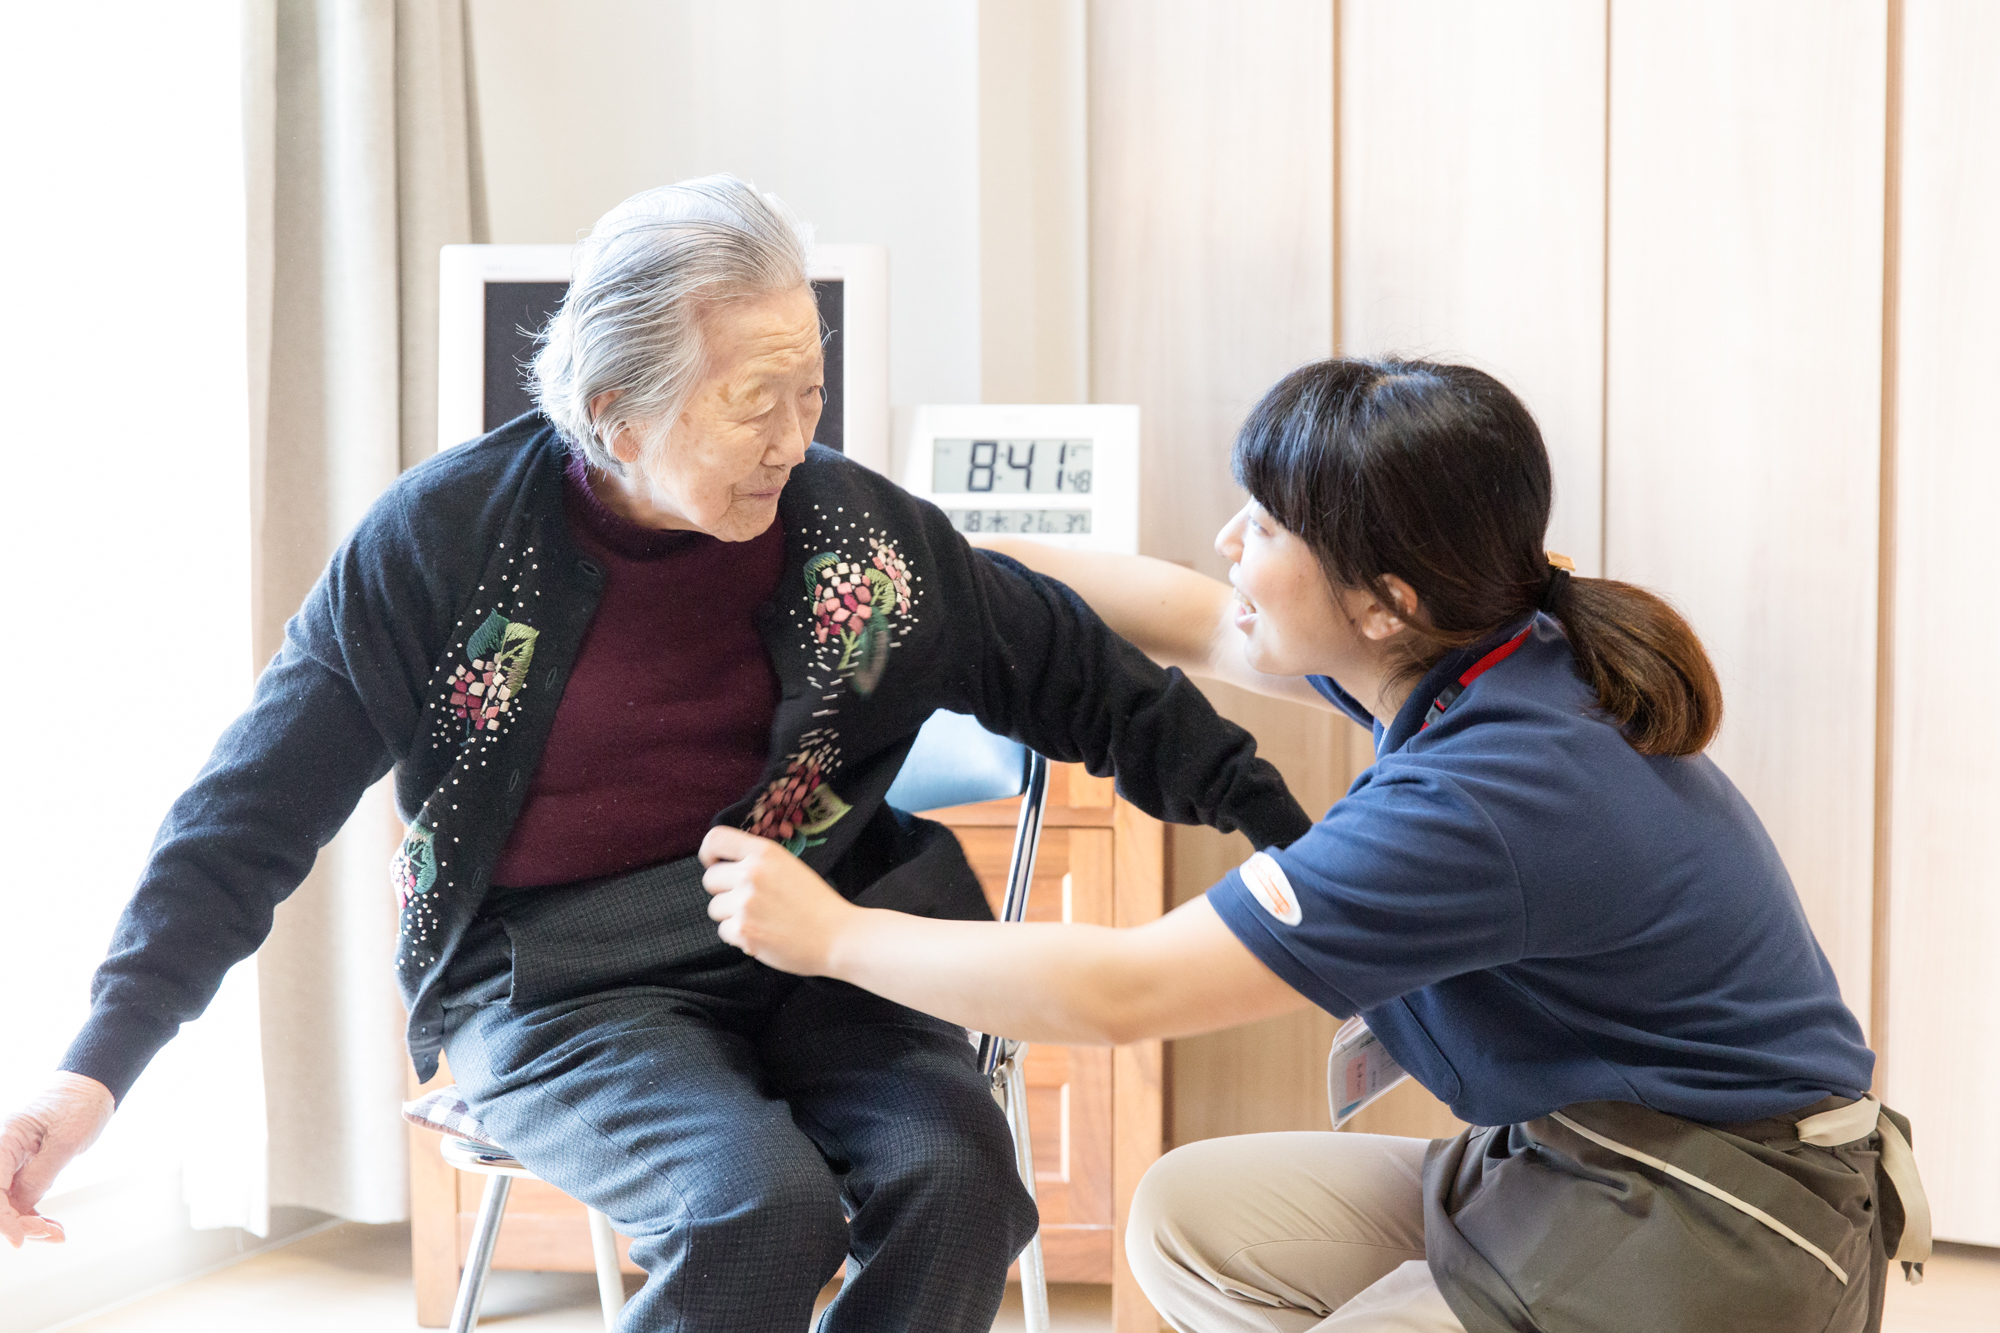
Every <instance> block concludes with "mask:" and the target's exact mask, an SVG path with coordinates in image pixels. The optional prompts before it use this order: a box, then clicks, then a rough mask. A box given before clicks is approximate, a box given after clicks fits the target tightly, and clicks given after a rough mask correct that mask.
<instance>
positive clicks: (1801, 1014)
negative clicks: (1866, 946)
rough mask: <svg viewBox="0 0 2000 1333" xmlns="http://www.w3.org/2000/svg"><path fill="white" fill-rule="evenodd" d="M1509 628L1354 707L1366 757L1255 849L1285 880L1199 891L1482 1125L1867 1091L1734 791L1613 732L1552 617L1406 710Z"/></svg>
mask: <svg viewBox="0 0 2000 1333" xmlns="http://www.w3.org/2000/svg"><path fill="white" fill-rule="evenodd" d="M1521 629H1522V625H1521V624H1520V623H1517V624H1516V625H1515V626H1513V627H1512V629H1510V630H1508V631H1506V632H1504V633H1503V634H1501V635H1498V636H1495V637H1494V638H1493V639H1490V640H1488V641H1487V642H1485V643H1483V644H1480V645H1476V646H1474V647H1472V648H1469V649H1466V650H1464V651H1463V652H1457V653H1453V654H1451V655H1449V656H1448V657H1447V658H1446V659H1445V660H1444V661H1442V662H1440V663H1438V664H1437V666H1435V667H1434V668H1432V670H1431V671H1430V672H1429V673H1428V674H1427V675H1426V676H1425V678H1424V680H1423V681H1422V683H1421V684H1419V685H1418V687H1417V689H1416V690H1415V691H1413V692H1412V693H1411V695H1410V697H1409V699H1408V700H1407V701H1406V702H1405V703H1404V705H1403V708H1402V711H1401V712H1400V713H1399V714H1398V715H1397V717H1396V720H1395V722H1394V724H1393V725H1391V726H1389V727H1388V728H1386V729H1385V728H1383V727H1382V726H1380V725H1379V724H1374V727H1375V738H1376V760H1375V763H1374V765H1373V766H1372V767H1370V768H1369V769H1368V770H1367V771H1366V772H1364V773H1362V774H1361V776H1360V777H1358V778H1356V779H1355V781H1354V785H1353V786H1352V787H1351V788H1349V790H1348V793H1347V795H1346V796H1345V797H1343V798H1342V799H1341V801H1340V802H1339V803H1338V804H1336V805H1335V806H1334V807H1333V808H1332V809H1331V810H1329V811H1328V812H1327V814H1326V817H1325V818H1324V819H1322V820H1320V821H1319V823H1318V824H1316V825H1315V826H1314V827H1313V829H1312V830H1311V831H1310V832H1309V833H1307V834H1306V835H1305V836H1304V837H1303V838H1301V839H1299V840H1298V841H1297V842H1295V843H1293V844H1292V845H1291V846H1289V847H1286V848H1283V849H1273V850H1272V851H1270V852H1269V853H1268V855H1269V856H1270V857H1271V858H1272V859H1273V860H1274V861H1275V862H1276V863H1277V865H1278V867H1279V869H1280V870H1281V871H1282V872H1283V881H1281V882H1280V883H1279V885H1278V889H1279V891H1278V892H1276V893H1273V892H1271V884H1272V878H1273V877H1271V876H1269V875H1262V876H1258V875H1255V874H1253V879H1260V880H1261V881H1262V887H1263V888H1264V893H1263V894H1261V895H1260V894H1259V893H1258V892H1257V891H1256V888H1255V887H1253V885H1251V884H1247V883H1246V882H1245V880H1244V876H1243V872H1242V871H1241V870H1232V871H1231V872H1230V873H1229V874H1228V875H1227V876H1226V877H1224V879H1223V880H1222V882H1221V883H1219V884H1217V885H1216V886H1215V887H1214V888H1212V889H1210V890H1209V894H1208V898H1209V901H1210V902H1211V903H1212V904H1214V906H1215V910H1216V911H1217V912H1218V913H1220V914H1221V916H1222V919H1223V920H1224V921H1225V922H1226V923H1228V925H1229V928H1230V930H1232V931H1233V932H1234V933H1235V934H1236V937H1237V938H1238V939H1240V940H1242V941H1243V943H1244V944H1245V945H1246V946H1247V947H1248V948H1249V949H1250V951H1251V952H1252V953H1254V954H1256V955H1257V957H1258V958H1259V959H1261V960H1262V961H1263V962H1264V963H1265V964H1266V965H1267V966H1269V967H1270V968H1271V970H1272V971H1274V972H1276V973H1277V974H1278V975H1279V976H1281V977H1283V978H1284V979H1285V980H1286V981H1287V982H1289V983H1290V984H1292V985H1293V986H1295V987H1297V988H1298V989H1299V990H1300V991H1301V992H1302V993H1303V994H1305V995H1306V996H1308V997H1310V998H1311V999H1312V1000H1313V1001H1314V1002H1315V1003H1317V1004H1318V1005H1320V1006H1321V1007H1322V1008H1324V1009H1327V1010H1329V1011H1331V1012H1332V1013H1334V1014H1337V1015H1339V1016H1341V1017H1343V1018H1344V1017H1347V1016H1349V1015H1352V1014H1355V1013H1360V1014H1361V1015H1363V1016H1364V1017H1365V1018H1366V1019H1367V1020H1368V1024H1369V1026H1370V1027H1372V1028H1373V1029H1374V1030H1375V1032H1376V1034H1377V1035H1378V1036H1379V1037H1380V1038H1381V1039H1382V1043H1383V1045H1384V1046H1386V1047H1387V1048H1388V1049H1389V1052H1390V1053H1391V1054H1392V1055H1394V1056H1395V1057H1396V1059H1397V1060H1398V1061H1399V1062H1400V1063H1401V1064H1402V1066H1403V1068H1405V1069H1407V1070H1408V1071H1409V1072H1410V1073H1411V1074H1412V1075H1413V1076H1414V1077H1416V1078H1417V1079H1418V1080H1419V1081H1420V1082H1421V1083H1423V1085H1424V1086H1425V1087H1427V1088H1429V1089H1430V1090H1431V1091H1432V1092H1433V1093H1435V1094H1436V1095H1437V1096H1438V1097H1439V1098H1440V1099H1441V1100H1443V1101H1444V1102H1447V1103H1448V1104H1450V1106H1451V1109H1452V1112H1453V1113H1454V1114H1455V1115H1457V1116H1458V1117H1459V1118H1460V1119H1462V1120H1466V1121H1469V1122H1471V1123H1473V1124H1476V1125H1506V1124H1514V1123H1517V1122H1520V1121H1523V1120H1529V1119H1533V1118H1534V1117H1536V1116H1539V1115H1544V1114H1546V1113H1547V1112H1549V1111H1551V1110H1554V1109H1556V1108H1558V1107H1562V1106H1567V1105H1569V1104H1570V1103H1572V1102H1582V1101H1597V1100H1608V1101H1623V1102H1636V1103H1639V1104H1640V1105H1643V1106H1650V1107H1652V1108H1653V1109H1655V1110H1659V1111H1664V1112H1667V1113H1669V1114H1671V1115H1677V1116H1681V1117H1684V1118H1686V1119H1689V1120H1699V1121H1706V1122H1709V1123H1713V1124H1729V1123H1735V1122H1739V1121H1746V1120H1755V1119H1759V1118H1761V1117H1763V1116H1768V1115H1775V1114H1778V1113H1780V1112H1784V1111H1791V1110H1796V1109H1798V1108H1799V1107H1802V1106H1807V1105H1810V1104H1811V1103H1813V1102H1816V1101H1818V1100H1820V1099H1821V1098H1822V1097H1825V1096H1827V1095H1829V1094H1839V1095H1841V1096H1844V1097H1860V1096H1862V1095H1863V1094H1864V1093H1865V1092H1866V1091H1867V1089H1868V1085H1869V1080H1870V1078H1871V1076H1872V1073H1873V1070H1874V1064H1875V1057H1874V1054H1873V1053H1872V1052H1870V1051H1869V1049H1868V1048H1867V1046H1866V1045H1865V1044H1864V1043H1863V1041H1862V1038H1861V1028H1860V1025H1859V1024H1858V1023H1857V1022H1856V1021H1855V1018H1854V1015H1853V1014H1852V1013H1851V1012H1850V1011H1849V1010H1848V1008H1847V1006H1846V1004H1845V1003H1843V1002H1842V1000H1841V998H1840V988H1839V985H1838V984H1837V983H1836V982H1835V980H1834V976H1833V969H1832V968H1831V966H1829V965H1828V963H1827V960H1826V955H1825V954H1824V953H1822V952H1821V951H1820V947H1819V943H1818V941H1816V940H1815V939H1814V938H1813V933H1812V928H1811V927H1810V926H1809V925H1807V923H1806V918H1805V912H1804V911H1803V909H1802V908H1801V907H1800V904H1799V899H1798V894H1797V893H1796V892H1795V891H1794V890H1793V888H1792V882H1791V878H1790V876H1788V875H1787V874H1786V873H1785V867H1784V864H1783V863H1782V862H1781V861H1780V860H1779V859H1778V852H1777V848H1776V847H1774V846H1773V845H1772V843H1771V839H1770V837H1769V835H1768V834H1766V833H1765V831H1764V827H1763V825H1762V824H1761V823H1759V822H1758V819H1757V816H1756V814H1755V813H1753V812H1752V811H1751V809H1750V806H1749V803H1748V802H1746V801H1745V800H1744V799H1743V796H1742V793H1740V792H1738V791H1737V790H1736V787H1735V785H1734V784H1732V783H1731V782H1730V781H1729V779H1728V778H1726V777H1724V776H1723V774H1722V771H1721V770H1720V769H1718V768H1717V767H1716V766H1715V765H1714V764H1713V763H1712V762H1710V760H1709V759H1708V757H1707V756H1706V755H1697V756H1694V757H1692V758H1658V757H1648V756H1646V755H1642V754H1640V753H1639V752H1638V751H1636V750H1634V749H1633V748H1632V747H1631V746H1630V745H1629V744H1627V743H1626V741H1625V739H1624V737H1623V736H1622V735H1621V734H1620V733H1619V731H1618V729H1617V728H1616V727H1615V726H1613V725H1612V724H1611V723H1610V722H1609V721H1608V720H1607V719H1606V718H1605V717H1604V716H1603V715H1602V714H1601V713H1600V712H1598V711H1597V709H1596V707H1595V703H1596V699H1595V696H1594V695H1593V693H1592V692H1591V689H1590V687H1589V685H1588V684H1586V683H1585V682H1584V680H1583V679H1582V678H1581V677H1580V676H1579V675H1578V673H1577V670H1576V665H1575V659H1574V657H1573V656H1572V655H1571V653H1570V649H1569V641H1568V640H1567V639H1566V638H1564V637H1563V633H1562V630H1561V629H1560V627H1559V626H1558V625H1557V624H1556V622H1554V621H1553V620H1551V619H1549V618H1548V617H1546V616H1537V617H1536V618H1535V620H1534V621H1533V623H1532V624H1529V625H1528V626H1527V631H1528V632H1527V634H1526V637H1525V638H1524V639H1522V641H1521V643H1520V645H1519V647H1518V649H1517V650H1515V651H1514V652H1512V653H1511V654H1509V655H1507V656H1506V657H1505V658H1504V659H1503V660H1500V661H1498V662H1497V663H1495V664H1494V665H1492V666H1491V667H1490V668H1489V669H1487V670H1486V671H1484V672H1483V673H1481V674H1480V675H1478V676H1477V677H1476V678H1475V679H1473V680H1472V682H1471V683H1470V684H1469V685H1467V686H1465V687H1464V688H1463V690H1462V692H1461V693H1459V694H1458V695H1457V697H1456V698H1454V699H1452V700H1451V702H1450V703H1449V706H1448V707H1447V708H1446V709H1445V710H1444V711H1443V712H1442V713H1441V714H1436V715H1435V716H1432V717H1431V718H1430V720H1429V724H1428V725H1426V715H1427V714H1429V713H1431V711H1432V710H1431V705H1432V702H1433V700H1435V699H1436V698H1437V697H1438V696H1439V694H1440V693H1441V692H1443V691H1444V690H1445V689H1446V687H1447V686H1450V685H1451V684H1453V683H1454V682H1455V681H1456V680H1457V679H1458V678H1459V677H1460V676H1461V675H1462V674H1463V673H1464V672H1465V671H1466V670H1467V669H1468V667H1469V666H1471V665H1472V664H1474V663H1476V662H1478V661H1479V660H1480V659H1481V658H1482V657H1483V656H1485V655H1486V654H1488V653H1489V652H1491V650H1492V649H1493V648H1494V647H1495V646H1497V645H1501V644H1504V642H1505V641H1506V640H1507V639H1508V638H1510V637H1512V636H1513V635H1515V634H1517V633H1519V632H1520V630H1521ZM1314 683H1315V685H1316V686H1318V687H1319V689H1320V691H1321V693H1323V694H1325V695H1326V697H1327V698H1329V699H1330V700H1332V701H1333V702H1334V703H1335V704H1336V705H1338V706H1339V707H1341V708H1342V709H1343V710H1344V711H1346V712H1347V713H1348V714H1350V715H1351V716H1353V717H1354V718H1355V720H1356V721H1360V722H1363V723H1373V719H1371V718H1370V717H1369V716H1368V713H1367V711H1366V710H1365V709H1363V708H1362V707H1361V706H1360V705H1359V704H1358V703H1356V702H1355V700H1354V699H1353V698H1351V697H1350V696H1348V695H1347V694H1346V693H1345V692H1344V691H1342V690H1341V689H1340V688H1339V687H1338V686H1337V685H1335V684H1334V683H1333V682H1332V681H1331V680H1327V679H1325V678H1322V677H1316V678H1314ZM1287 887H1288V888H1289V890H1290V894H1291V896H1290V899H1289V900H1287V899H1286V897H1285V895H1284V892H1283V890H1284V889H1285V888H1287Z"/></svg>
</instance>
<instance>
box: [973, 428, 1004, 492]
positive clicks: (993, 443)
mask: <svg viewBox="0 0 2000 1333" xmlns="http://www.w3.org/2000/svg"><path fill="white" fill-rule="evenodd" d="M981 450H984V451H985V453H984V454H983V455H982V454H981V452H980V451H981ZM999 456H1000V442H999V441H998V440H974V441H973V442H972V464H971V466H969V467H968V468H966V470H965V489H966V490H968V491H990V490H992V489H993V467H994V463H995V462H996V461H997V460H998V458H999Z"/></svg>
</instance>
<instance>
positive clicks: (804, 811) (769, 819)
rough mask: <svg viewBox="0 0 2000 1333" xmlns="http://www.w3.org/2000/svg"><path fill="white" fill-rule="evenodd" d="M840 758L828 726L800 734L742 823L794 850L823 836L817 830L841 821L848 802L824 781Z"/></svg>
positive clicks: (761, 836) (837, 743)
mask: <svg viewBox="0 0 2000 1333" xmlns="http://www.w3.org/2000/svg"><path fill="white" fill-rule="evenodd" d="M839 758H840V745H839V741H838V738H837V737H836V736H835V734H834V733H833V731H831V730H830V729H828V728H825V727H821V728H818V729H816V730H813V731H809V732H807V733H806V734H805V735H803V736H801V737H799V748H798V749H797V750H795V751H793V752H792V753H791V754H789V755H787V756H786V758H785V771H784V772H783V773H781V774H779V775H778V776H777V777H776V778H774V779H772V781H771V783H770V785H769V786H767V787H765V788H764V790H763V791H762V792H760V793H759V794H758V796H757V800H756V803H755V804H754V805H752V806H751V807H750V817H749V821H748V823H747V824H746V827H747V828H748V829H749V830H750V832H752V833H754V834H756V835H757V836H758V837H760V838H770V839H772V840H773V841H776V842H781V843H783V844H784V845H785V850H786V851H789V852H791V853H792V854H793V855H794V856H796V855H798V854H799V853H800V852H802V851H804V850H805V849H806V848H808V847H811V846H813V845H814V844H815V843H817V842H821V841H824V839H821V838H819V837H818V836H817V835H818V834H821V833H824V832H826V831H827V830H828V829H830V828H832V827H833V826H834V825H835V824H837V823H839V822H840V818H841V816H842V815H845V814H846V813H847V812H848V810H849V809H850V808H851V807H850V806H849V805H848V804H847V802H845V801H843V800H841V799H840V797H839V796H838V795H836V794H835V793H834V790H833V788H831V787H829V786H827V785H826V780H827V777H828V775H829V773H830V772H831V770H832V769H833V767H834V765H835V763H836V762H837V761H838V760H839Z"/></svg>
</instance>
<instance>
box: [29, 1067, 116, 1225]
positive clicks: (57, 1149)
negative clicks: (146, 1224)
mask: <svg viewBox="0 0 2000 1333" xmlns="http://www.w3.org/2000/svg"><path fill="white" fill-rule="evenodd" d="M117 1108H118V1102H117V1099H116V1098H114V1097H113V1096H112V1095H111V1089H109V1088H107V1087H105V1086H104V1085H103V1084H102V1083H99V1082H98V1081H97V1080H96V1079H94V1078H86V1077H84V1076H83V1075H82V1074H70V1073H59V1074H57V1075H56V1076H55V1077H54V1078H52V1079H50V1080H49V1085H48V1087H46V1088H44V1089H43V1090H42V1091H41V1092H40V1093H39V1094H38V1095H37V1096H36V1097H35V1098H34V1099H33V1100H31V1101H30V1102H29V1103H28V1104H27V1105H26V1106H23V1107H22V1108H21V1109H20V1110H18V1111H16V1112H15V1113H14V1114H12V1115H10V1116H8V1117H7V1119H6V1120H5V1121H0V1236H5V1237H6V1238H7V1243H8V1244H9V1245H12V1246H13V1247H14V1248H15V1249H17V1250H18V1249H20V1248H21V1243H22V1242H23V1241H30V1240H47V1241H58V1242H59V1241H61V1240H62V1239H63V1229H62V1223H60V1222H58V1221H56V1220H55V1219H54V1218H52V1217H43V1216H42V1215H41V1214H40V1213H37V1212H36V1211H35V1205H36V1204H37V1203H40V1202H41V1199H42V1196H43V1195H44V1194H47V1193H48V1192H49V1186H50V1185H52V1184H54V1183H55V1179H56V1175H57V1173H58V1172H60V1171H61V1170H62V1169H63V1168H64V1167H65V1166H68V1165H69V1163H70V1159H71V1158H73V1157H75V1156H76V1155H77V1154H78V1153H80V1152H82V1151H83V1150H84V1149H85V1148H88V1147H89V1146H90V1145H91V1144H93V1143H95V1142H97V1136H98V1135H99V1134H102V1133H103V1132H104V1126H105V1125H106V1124H107V1123H109V1121H110V1120H111V1113H112V1112H113V1111H114V1110H116V1109H117Z"/></svg>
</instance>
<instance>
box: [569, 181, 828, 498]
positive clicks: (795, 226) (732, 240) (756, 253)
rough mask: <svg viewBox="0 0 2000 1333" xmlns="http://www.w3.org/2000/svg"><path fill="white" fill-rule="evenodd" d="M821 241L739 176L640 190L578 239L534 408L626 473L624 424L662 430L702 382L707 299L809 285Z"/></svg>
mask: <svg viewBox="0 0 2000 1333" xmlns="http://www.w3.org/2000/svg"><path fill="white" fill-rule="evenodd" d="M811 243H812V232H811V230H810V229H809V228H807V227H806V226H804V225H803V224H801V223H800V222H799V221H798V219H797V218H795V217H793V216H792V214H791V211H790V210H789V209H787V208H786V207H785V206H784V204H782V203H781V202H779V200H778V199H777V197H776V196H775V195H769V194H760V193H759V192H758V190H757V188H756V187H755V186H753V185H750V184H748V183H747V182H744V181H741V180H738V179H737V178H736V177H734V176H726V175H725V176H703V177H702V178H700V179H699V180H689V181H682V182H681V183H680V184H678V185H665V186H661V187H660V188H658V189H654V190H647V191H645V192H643V193H641V194H635V195H633V196H632V197H631V198H630V199H627V200H626V201H625V202H624V203H622V204H620V205H618V207H616V208H614V209H612V210H611V211H610V212H609V213H606V214H605V215H604V216H603V217H601V218H599V219H598V220H597V225H596V226H595V227H593V228H591V230H590V235H589V236H588V237H587V238H585V239H584V240H583V241H581V242H579V243H578V245H577V247H576V255H575V263H574V265H573V272H572V275H571V278H570V284H569V292H568V293H567V294H566V295H565V296H564V297H563V303H562V308H561V309H559V310H558V311H556V313H555V316H554V317H553V318H552V319H550V321H549V326H548V328H547V329H546V330H545V331H544V332H543V334H542V340H541V341H542V345H541V350H540V351H538V352H536V354H535V361H534V387H533V392H534V396H535V405H536V406H538V407H539V408H541V410H542V412H543V414H544V415H546V416H547V417H548V418H549V420H550V421H553V422H554V423H555V425H556V429H558V430H560V431H561V432H562V433H563V435H564V436H565V437H567V438H568V439H569V440H570V441H571V442H572V443H573V444H575V445H577V446H578V447H579V448H581V449H582V450H583V452H584V456H585V457H586V458H587V459H589V461H590V462H591V463H592V464H593V465H595V466H597V467H600V468H603V469H605V470H606V471H608V472H612V473H615V474H617V475H619V476H623V475H624V473H625V467H624V465H623V464H622V463H620V462H619V461H618V459H617V458H615V457H613V456H612V453H611V448H610V442H611V441H612V440H613V439H614V438H616V436H617V434H618V432H619V430H620V429H621V428H623V427H626V426H631V427H633V428H635V429H637V430H640V431H642V432H643V433H644V435H645V436H646V437H647V438H648V439H649V440H658V439H664V438H665V435H666V432H667V430H668V429H669V428H670V427H672V425H673V423H674V421H675V419H676V418H677V417H678V416H679V415H680V413H681V409H682V408H683V407H685V406H686V404H687V399H688V395H689V394H691V393H692V392H693V391H694V388H695V386H696V385H697V384H698V383H699V382H700V381H701V377H702V375H703V373H704V371H705V370H706V364H705V352H704V348H703V345H702V337H701V318H700V316H701V311H702V307H703V306H704V304H706V303H707V302H710V301H715V300H728V299H730V298H734V297H744V296H762V295H765V294H767V293H770V292H782V291H791V290H793V289H794V288H798V287H803V286H805V285H806V250H807V247H808V246H810V245H811ZM611 392H616V393H617V394H618V397H617V398H615V399H613V400H612V402H611V403H610V404H609V405H608V406H607V407H606V408H605V410H604V412H603V414H602V415H601V416H593V415H592V413H591V410H590V405H591V403H592V402H594V401H596V399H597V398H598V397H599V395H601V394H605V393H611Z"/></svg>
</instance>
